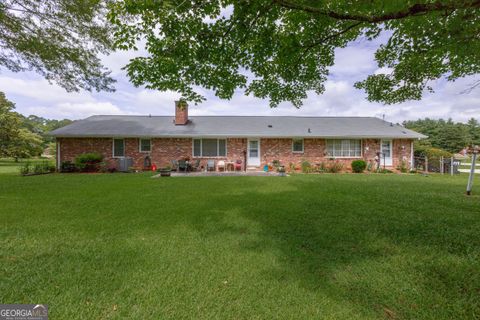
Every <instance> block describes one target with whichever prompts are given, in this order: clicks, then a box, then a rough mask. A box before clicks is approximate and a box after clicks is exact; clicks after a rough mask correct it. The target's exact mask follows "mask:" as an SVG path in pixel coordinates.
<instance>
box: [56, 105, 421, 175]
mask: <svg viewBox="0 0 480 320" xmlns="http://www.w3.org/2000/svg"><path fill="white" fill-rule="evenodd" d="M51 134H52V135H53V136H55V137H56V141H57V164H58V165H60V164H61V162H63V161H73V160H74V159H75V157H77V156H78V155H79V154H82V153H86V152H97V153H101V154H103V155H104V157H105V159H106V160H107V161H109V162H115V161H116V159H115V158H121V157H131V158H133V162H134V166H137V167H143V164H144V163H145V162H144V161H145V158H146V157H147V156H148V157H150V160H151V163H152V164H155V165H156V166H157V167H161V166H166V165H169V164H170V163H171V160H177V159H181V158H185V157H188V158H190V159H200V160H201V164H202V166H205V165H206V161H207V160H208V159H216V160H231V161H235V160H242V161H243V162H245V161H246V164H247V167H252V168H261V167H262V166H263V165H265V164H267V163H271V162H272V161H273V160H279V161H280V162H281V163H282V164H283V165H285V166H289V165H290V163H294V164H300V163H301V162H302V161H304V160H307V161H309V162H311V163H312V164H315V163H320V162H322V161H326V160H330V159H333V158H334V159H336V160H338V161H342V162H344V163H345V166H346V168H349V167H350V163H351V161H352V160H355V159H364V160H366V161H370V162H373V161H374V159H375V157H376V156H377V154H378V153H379V152H380V153H381V154H382V157H381V158H382V161H381V164H382V166H383V165H384V163H385V165H386V167H389V168H396V167H397V166H398V165H400V164H401V162H402V161H404V162H405V164H406V165H407V166H410V165H411V163H412V160H413V140H415V139H422V138H425V137H426V136H424V135H422V134H420V133H417V132H414V131H412V130H408V129H406V128H404V127H402V126H400V125H396V124H392V123H389V122H385V121H383V120H381V119H378V118H373V117H288V116H264V117H257V116H195V117H190V118H189V117H188V106H187V105H184V106H182V105H180V104H179V103H178V102H176V103H175V117H172V116H114V115H112V116H109V115H103V116H92V117H89V118H87V119H84V120H79V121H75V122H73V123H72V124H70V125H67V126H65V127H63V128H60V129H57V130H55V131H53V132H52V133H51Z"/></svg>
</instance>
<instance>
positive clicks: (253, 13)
mask: <svg viewBox="0 0 480 320" xmlns="http://www.w3.org/2000/svg"><path fill="white" fill-rule="evenodd" d="M479 8H480V0H463V1H459V0H430V1H380V0H373V1H361V0H355V1H310V0H299V1H293V0H258V1H244V0H221V1H218V0H202V1H154V0H146V1H135V0H124V1H118V2H115V3H114V4H113V5H112V8H111V11H110V14H109V20H110V22H111V23H112V24H113V25H114V26H115V44H116V47H117V48H120V49H123V50H130V49H135V48H136V46H137V44H138V43H139V42H141V43H142V45H143V42H144V43H145V46H146V50H147V52H148V54H147V55H146V56H138V57H136V58H134V59H132V60H131V61H130V63H129V64H128V65H127V66H126V70H127V72H128V75H129V77H130V79H131V81H132V82H133V84H135V85H137V86H139V85H145V86H146V87H147V88H151V89H158V90H162V91H164V90H174V91H178V92H180V93H181V94H182V95H183V97H184V98H185V99H187V100H190V101H196V102H199V101H202V100H203V99H204V97H203V96H202V95H201V94H200V93H199V92H198V90H196V88H197V87H203V88H206V89H211V90H214V92H215V94H216V95H217V96H218V97H220V98H223V99H228V98H231V97H232V95H233V93H234V91H235V90H236V89H243V90H245V92H246V93H247V94H253V95H254V96H256V97H260V98H268V99H269V100H270V105H271V106H272V107H274V106H277V105H278V104H279V103H280V102H282V101H290V102H292V103H293V104H294V105H295V106H297V107H299V106H301V104H302V100H303V99H304V98H306V97H307V92H308V91H314V92H316V93H317V94H321V93H322V92H324V90H325V87H324V83H325V81H326V79H327V76H328V70H329V67H331V66H332V65H333V63H334V53H335V49H336V48H342V47H345V46H346V45H347V44H348V43H349V42H351V41H354V40H357V39H360V38H363V39H367V40H372V39H374V38H377V37H379V36H382V37H384V38H385V39H386V41H385V43H384V44H383V45H381V46H380V47H379V48H378V50H377V51H376V54H375V59H376V61H377V63H378V65H379V67H381V68H383V69H382V70H385V71H386V72H385V73H382V74H372V75H369V76H368V77H367V78H366V79H364V80H363V81H360V82H358V83H356V87H357V88H361V89H364V90H365V91H366V93H367V96H368V99H369V100H370V101H379V102H383V103H387V104H390V103H398V102H402V101H405V100H408V99H421V97H422V94H423V93H424V92H425V90H432V88H430V87H429V85H428V83H429V82H430V81H432V80H435V79H439V78H444V77H445V78H446V79H447V80H449V81H453V80H455V79H457V78H460V77H464V76H467V75H472V74H476V73H478V72H479V71H480V64H479V63H478V61H480V41H479V33H478V30H479V29H480V9H479Z"/></svg>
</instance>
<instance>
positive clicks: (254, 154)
mask: <svg viewBox="0 0 480 320" xmlns="http://www.w3.org/2000/svg"><path fill="white" fill-rule="evenodd" d="M247 165H249V166H255V167H258V166H259V165H260V139H248V150H247Z"/></svg>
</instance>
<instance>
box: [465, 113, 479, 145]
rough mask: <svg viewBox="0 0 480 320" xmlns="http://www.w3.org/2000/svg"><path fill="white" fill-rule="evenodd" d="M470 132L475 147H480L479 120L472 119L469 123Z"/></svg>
mask: <svg viewBox="0 0 480 320" xmlns="http://www.w3.org/2000/svg"><path fill="white" fill-rule="evenodd" d="M467 126H468V132H469V134H470V137H471V139H472V143H473V144H474V145H480V124H479V123H478V121H477V119H475V118H471V119H470V120H468V122H467Z"/></svg>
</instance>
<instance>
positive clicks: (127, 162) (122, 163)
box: [117, 157, 133, 172]
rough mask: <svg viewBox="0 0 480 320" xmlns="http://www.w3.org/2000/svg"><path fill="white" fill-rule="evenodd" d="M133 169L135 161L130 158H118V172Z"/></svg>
mask: <svg viewBox="0 0 480 320" xmlns="http://www.w3.org/2000/svg"><path fill="white" fill-rule="evenodd" d="M130 167H133V159H132V158H130V157H123V158H118V166H117V168H118V171H120V172H127V171H128V168H130Z"/></svg>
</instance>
